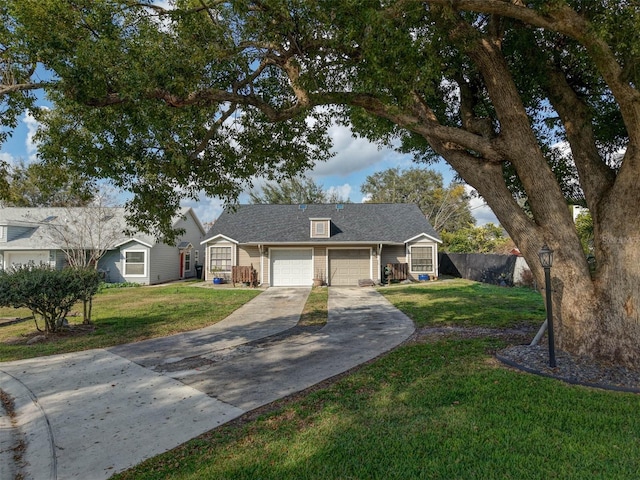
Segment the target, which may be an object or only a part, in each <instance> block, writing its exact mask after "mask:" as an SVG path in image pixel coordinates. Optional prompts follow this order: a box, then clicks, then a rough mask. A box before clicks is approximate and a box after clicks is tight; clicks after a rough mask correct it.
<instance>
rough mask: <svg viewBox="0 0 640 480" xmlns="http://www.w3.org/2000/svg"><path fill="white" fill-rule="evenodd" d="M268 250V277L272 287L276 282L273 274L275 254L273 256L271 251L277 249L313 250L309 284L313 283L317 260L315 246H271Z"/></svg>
mask: <svg viewBox="0 0 640 480" xmlns="http://www.w3.org/2000/svg"><path fill="white" fill-rule="evenodd" d="M267 250H268V255H267V259H268V262H267V274H268V276H267V278H268V279H269V286H271V287H272V286H273V283H274V282H273V276H272V274H273V271H272V266H273V256H272V254H271V252H272V251H276V250H280V251H282V250H303V251H305V250H307V251H309V250H310V251H311V278H310V279H309V283H308V285H309V286H311V285H312V283H313V275H314V271H313V268H314V266H315V262H316V259H315V249H314V248H313V246H310V247H290V248H287V247H278V248H272V247H269V248H268V249H267ZM301 286H307V285H301Z"/></svg>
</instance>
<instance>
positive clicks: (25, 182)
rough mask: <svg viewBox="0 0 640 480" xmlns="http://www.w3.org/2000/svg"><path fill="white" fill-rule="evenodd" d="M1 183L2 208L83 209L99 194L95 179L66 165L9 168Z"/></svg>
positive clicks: (31, 165) (30, 165)
mask: <svg viewBox="0 0 640 480" xmlns="http://www.w3.org/2000/svg"><path fill="white" fill-rule="evenodd" d="M4 180H5V181H4V182H1V181H0V205H2V206H7V207H62V206H67V207H80V206H84V205H87V204H88V203H89V202H91V201H92V200H93V199H94V197H95V195H96V194H97V189H96V186H95V185H94V184H93V182H92V181H91V179H89V178H86V177H82V176H81V175H76V174H75V172H72V171H70V170H69V168H67V167H66V166H64V165H57V164H53V165H46V166H45V165H42V164H40V163H31V164H28V165H27V164H26V163H25V162H19V163H18V164H17V165H13V166H11V167H8V169H7V171H6V174H5V179H4Z"/></svg>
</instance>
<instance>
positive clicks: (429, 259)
mask: <svg viewBox="0 0 640 480" xmlns="http://www.w3.org/2000/svg"><path fill="white" fill-rule="evenodd" d="M414 249H418V250H420V249H425V250H427V251H429V250H430V253H429V254H428V255H427V256H424V257H422V256H416V252H414ZM433 252H434V248H433V245H411V247H410V250H409V254H410V259H409V261H410V265H409V268H410V271H411V273H429V272H433V268H434V263H435V262H434V261H433ZM416 260H424V262H421V264H422V263H424V266H422V265H421V264H416ZM417 267H418V268H420V269H417Z"/></svg>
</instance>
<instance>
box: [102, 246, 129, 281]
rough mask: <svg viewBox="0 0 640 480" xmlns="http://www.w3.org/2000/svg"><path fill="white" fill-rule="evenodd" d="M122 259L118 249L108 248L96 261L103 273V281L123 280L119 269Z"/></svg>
mask: <svg viewBox="0 0 640 480" xmlns="http://www.w3.org/2000/svg"><path fill="white" fill-rule="evenodd" d="M122 260H123V257H122V255H121V254H120V250H109V251H108V252H107V253H106V254H104V255H103V256H102V258H101V259H100V261H99V262H98V270H100V271H101V272H102V273H103V274H104V280H105V282H108V283H122V282H124V281H125V279H124V276H123V275H122V270H121V265H122Z"/></svg>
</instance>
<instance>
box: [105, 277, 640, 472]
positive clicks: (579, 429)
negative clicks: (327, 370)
mask: <svg viewBox="0 0 640 480" xmlns="http://www.w3.org/2000/svg"><path fill="white" fill-rule="evenodd" d="M427 289H433V290H427ZM438 290H439V291H438ZM515 290H516V289H504V288H500V287H491V286H486V285H479V284H474V283H473V282H464V281H454V282H451V283H448V282H442V283H441V284H438V283H434V284H428V285H424V286H409V287H392V288H390V289H388V290H383V292H384V294H385V295H386V296H387V298H389V299H390V300H391V301H392V302H393V303H394V304H396V306H398V307H399V308H401V309H403V310H404V311H405V313H407V314H408V315H410V316H414V315H415V316H416V317H417V318H418V319H417V320H416V323H417V324H418V326H428V325H436V324H449V325H454V324H456V315H451V314H450V313H448V312H449V311H454V312H458V314H459V318H460V320H459V322H460V323H461V324H462V325H466V326H473V325H483V326H500V325H502V327H505V328H506V327H508V326H514V325H522V324H523V323H526V322H535V324H536V325H539V324H540V323H541V322H542V321H543V320H544V313H542V315H540V307H541V302H542V299H541V298H540V295H539V294H537V293H536V292H527V291H515ZM436 293H437V294H436ZM403 304H404V305H403ZM438 304H446V307H443V306H442V305H440V306H438ZM500 305H502V307H501V306H500ZM514 312H519V313H518V314H514ZM542 312H544V308H543V307H542ZM527 315H529V316H530V319H529V320H523V318H527ZM502 346H504V343H503V342H502V341H501V340H496V339H459V338H455V337H450V338H444V339H442V338H441V339H429V338H424V339H423V340H422V341H420V342H408V343H406V344H404V345H402V346H400V347H399V348H397V349H395V350H394V351H392V352H390V353H389V354H387V355H385V356H383V357H381V358H379V359H377V360H375V361H373V362H370V363H368V364H366V365H364V366H363V367H361V368H359V369H356V370H355V371H353V372H350V373H349V374H347V375H344V376H341V377H340V378H339V379H337V380H335V381H333V382H326V383H325V384H323V385H321V386H320V387H316V388H312V389H310V390H309V391H307V392H302V393H301V394H298V395H294V396H292V397H290V398H288V399H285V400H283V401H280V402H277V403H276V404H273V405H271V406H270V408H269V409H265V410H262V411H258V412H252V413H249V414H248V415H247V416H245V417H243V418H241V419H238V420H236V421H234V422H231V423H229V424H227V425H223V426H222V427H220V428H217V429H215V430H212V431H211V432H208V433H207V434H205V435H202V436H201V437H199V438H197V439H194V440H192V441H189V442H187V443H185V444H184V445H182V446H180V447H178V448H176V449H175V450H173V451H171V452H167V453H166V454H163V455H160V456H158V457H155V458H153V459H150V460H148V461H146V462H144V463H142V464H140V465H138V466H137V467H135V468H133V469H131V470H128V471H126V472H123V473H121V474H120V475H116V476H115V477H114V478H116V479H118V480H123V479H160V478H162V479H181V480H182V479H202V478H212V479H213V478H215V479H218V478H219V479H247V480H249V479H255V478H260V479H278V480H283V479H292V480H293V479H296V480H298V479H322V480H325V479H447V480H449V479H483V480H484V479H506V478H516V479H546V478H558V479H565V478H602V479H628V478H637V477H638V473H639V472H640V433H639V432H640V416H639V415H637V412H638V411H639V408H640V396H638V395H633V394H629V393H619V392H608V391H599V390H594V389H589V388H585V387H579V386H570V385H566V384H563V383H561V382H559V381H557V380H553V379H548V378H541V377H537V376H533V375H529V374H524V373H521V372H517V371H513V370H510V369H508V368H506V367H504V366H502V365H500V364H498V363H497V362H496V361H495V360H494V358H493V356H492V352H493V351H495V349H497V348H501V347H502Z"/></svg>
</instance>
